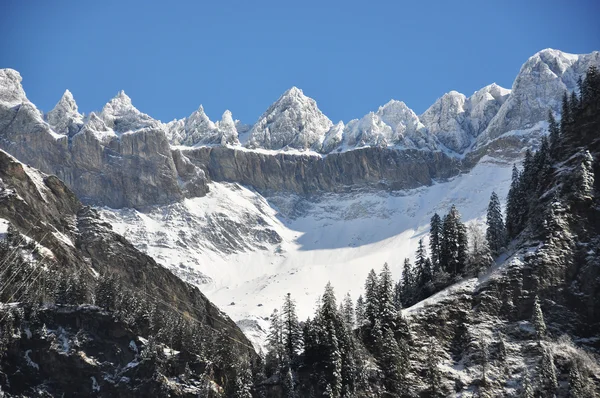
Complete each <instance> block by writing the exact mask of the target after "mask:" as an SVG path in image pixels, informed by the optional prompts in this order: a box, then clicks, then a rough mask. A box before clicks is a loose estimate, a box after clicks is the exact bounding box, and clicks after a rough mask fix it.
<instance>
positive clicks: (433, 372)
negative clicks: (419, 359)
mask: <svg viewBox="0 0 600 398" xmlns="http://www.w3.org/2000/svg"><path fill="white" fill-rule="evenodd" d="M436 344H437V342H436V341H435V340H434V339H433V338H430V339H429V343H428V345H427V356H426V359H425V373H426V376H425V377H426V380H427V386H428V389H429V396H431V397H443V396H444V393H443V386H442V374H441V371H440V367H439V366H440V358H439V354H438V352H437V347H436Z"/></svg>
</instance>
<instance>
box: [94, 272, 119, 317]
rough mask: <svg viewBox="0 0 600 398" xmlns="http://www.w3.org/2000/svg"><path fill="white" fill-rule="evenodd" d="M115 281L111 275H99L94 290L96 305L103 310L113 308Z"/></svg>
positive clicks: (115, 291)
mask: <svg viewBox="0 0 600 398" xmlns="http://www.w3.org/2000/svg"><path fill="white" fill-rule="evenodd" d="M116 285H117V282H116V279H115V277H114V276H113V275H101V276H100V278H99V279H98V282H97V283H96V288H95V291H94V296H95V299H96V300H95V301H96V305H97V306H98V307H100V308H102V309H104V310H110V309H114V306H115V301H116V298H117V286H116Z"/></svg>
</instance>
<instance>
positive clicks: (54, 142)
mask: <svg viewBox="0 0 600 398" xmlns="http://www.w3.org/2000/svg"><path fill="white" fill-rule="evenodd" d="M20 82H21V77H20V75H19V74H18V73H17V72H16V71H13V70H10V69H5V70H3V71H2V73H1V74H0V147H2V148H3V149H5V150H6V151H8V152H9V153H11V154H13V155H14V156H16V157H17V158H19V159H20V160H22V161H24V162H27V163H29V164H31V165H33V166H35V167H36V168H39V169H41V170H43V171H45V172H47V173H52V174H55V175H57V176H58V177H59V178H60V179H62V180H64V181H65V182H66V183H67V185H68V186H69V187H70V188H71V189H72V190H73V191H74V192H75V193H76V194H77V195H78V196H79V197H80V198H82V200H84V201H85V202H86V203H91V204H101V205H107V206H111V207H143V206H146V205H151V204H159V203H170V202H173V201H177V200H181V199H182V198H184V197H185V196H186V195H194V196H197V195H202V194H204V193H205V192H206V191H207V189H208V188H207V187H206V180H205V179H204V178H203V177H202V175H201V172H199V173H196V174H195V176H194V179H193V180H188V181H186V183H185V184H183V185H180V181H179V175H178V173H177V168H176V166H175V162H174V160H173V157H172V155H171V148H170V144H169V142H168V140H167V138H166V136H165V132H164V131H163V129H162V128H161V127H160V125H159V124H156V121H154V120H153V119H151V118H149V116H147V115H144V114H142V113H141V112H139V111H137V110H136V109H135V108H134V107H133V105H131V100H130V99H129V97H127V96H126V95H125V93H120V94H119V95H118V96H117V97H115V98H114V99H113V100H112V101H111V102H109V103H108V104H107V105H106V106H105V107H104V110H103V111H102V114H101V117H98V116H97V115H96V114H94V113H92V114H90V117H89V118H88V120H87V121H86V123H85V125H84V126H83V127H82V128H81V129H80V130H79V131H78V132H76V133H75V134H73V132H74V131H75V126H78V123H79V122H78V120H80V119H79V118H78V117H77V114H76V108H77V107H76V105H75V102H74V101H73V100H72V97H71V96H70V95H68V94H66V95H65V96H64V97H63V99H61V101H60V103H59V104H58V105H57V107H56V108H55V109H54V110H53V111H52V112H51V113H50V114H49V115H48V121H49V122H51V123H54V125H55V126H56V127H57V128H59V131H63V132H65V134H58V133H56V132H55V131H53V130H52V128H51V126H50V125H49V124H48V123H46V122H45V121H44V120H43V119H42V116H41V114H40V113H39V111H38V110H37V109H36V108H35V106H34V105H33V104H32V103H31V102H29V101H28V100H27V97H26V96H25V93H24V91H23V88H22V86H21V84H20ZM113 128H114V129H113ZM134 129H135V131H132V130H134Z"/></svg>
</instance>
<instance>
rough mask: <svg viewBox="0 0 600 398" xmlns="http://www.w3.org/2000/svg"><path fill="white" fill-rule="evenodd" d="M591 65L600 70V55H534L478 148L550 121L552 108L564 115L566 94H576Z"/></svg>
mask: <svg viewBox="0 0 600 398" xmlns="http://www.w3.org/2000/svg"><path fill="white" fill-rule="evenodd" d="M591 65H596V66H600V52H598V51H594V52H592V53H590V54H580V55H577V54H568V53H564V52H562V51H558V50H552V49H546V50H542V51H540V52H538V53H537V54H535V55H533V56H532V57H531V58H529V60H527V62H525V64H523V66H522V67H521V70H520V72H519V74H518V75H517V78H516V79H515V81H514V83H513V87H512V90H511V94H510V96H509V97H508V99H507V100H506V102H504V103H503V104H502V106H501V108H500V109H499V111H498V113H497V114H496V115H495V116H494V118H493V119H492V120H491V122H490V124H489V126H488V127H487V128H486V130H485V131H484V132H483V133H482V134H481V135H480V136H479V138H478V140H477V145H478V146H482V145H485V144H486V143H487V142H489V141H491V140H493V139H494V138H496V137H498V136H500V135H502V134H504V133H506V132H509V131H512V130H522V129H527V128H530V127H532V126H533V125H534V124H535V123H537V122H539V121H542V120H546V119H547V117H548V110H549V109H550V108H552V109H553V110H554V111H555V112H560V104H561V98H562V95H563V93H564V92H566V91H572V90H576V89H577V79H578V78H579V77H580V76H582V75H583V74H585V72H586V70H587V68H588V67H589V66H591Z"/></svg>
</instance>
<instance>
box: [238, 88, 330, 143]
mask: <svg viewBox="0 0 600 398" xmlns="http://www.w3.org/2000/svg"><path fill="white" fill-rule="evenodd" d="M332 125H333V123H332V122H331V120H329V119H328V118H327V116H325V115H324V114H323V113H322V112H321V111H320V110H319V108H318V107H317V102H316V101H315V100H314V99H312V98H310V97H307V96H306V95H304V93H303V92H302V90H300V89H299V88H297V87H292V88H290V89H289V90H287V91H286V92H285V93H283V95H282V96H281V97H279V99H278V100H277V101H275V102H274V103H273V104H272V105H271V106H270V107H269V109H267V111H266V112H265V113H263V115H262V116H261V117H260V118H259V119H258V121H257V122H256V124H255V125H254V126H253V127H252V130H251V131H250V141H249V146H251V147H261V148H266V149H281V148H284V147H291V148H297V149H309V148H319V147H320V146H321V144H322V142H323V139H324V136H325V133H327V131H329V129H330V128H331V126H332Z"/></svg>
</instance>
